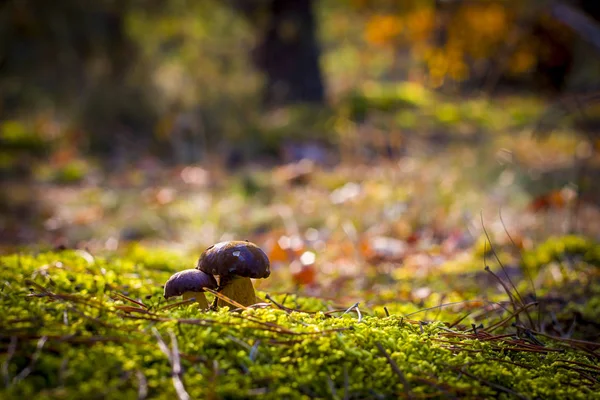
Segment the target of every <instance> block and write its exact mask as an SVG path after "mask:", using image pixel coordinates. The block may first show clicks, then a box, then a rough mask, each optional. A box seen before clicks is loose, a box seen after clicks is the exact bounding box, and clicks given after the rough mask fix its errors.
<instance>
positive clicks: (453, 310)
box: [0, 239, 600, 399]
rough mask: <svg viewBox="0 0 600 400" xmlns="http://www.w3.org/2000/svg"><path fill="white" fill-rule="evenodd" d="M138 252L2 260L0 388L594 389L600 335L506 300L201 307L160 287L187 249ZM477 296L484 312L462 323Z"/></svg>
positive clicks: (336, 394)
mask: <svg viewBox="0 0 600 400" xmlns="http://www.w3.org/2000/svg"><path fill="white" fill-rule="evenodd" d="M569 240H570V241H569ZM569 240H567V241H566V242H567V244H566V245H564V246H563V250H565V249H566V250H569V249H570V248H571V247H573V246H575V244H571V245H569V244H568V243H571V242H573V243H576V244H577V246H575V247H577V249H579V253H581V254H588V255H589V254H592V253H593V252H595V251H597V246H596V245H594V244H588V245H586V244H585V243H583V242H581V241H577V240H574V239H569ZM563 244H564V243H563ZM582 246H583V247H585V249H583V248H582ZM586 246H587V247H586ZM549 247H551V246H550V245H549V244H546V245H545V247H544V246H541V247H540V248H538V252H546V253H547V252H548V248H549ZM573 248H574V247H573ZM582 249H583V250H582ZM586 249H587V250H586ZM555 253H556V252H553V253H552V254H553V255H554V256H556V257H555V258H560V257H559V256H557V255H556V254H555ZM136 254H137V257H131V258H127V257H114V258H111V257H108V258H100V257H93V256H92V255H90V254H89V253H87V252H85V251H70V250H69V251H62V252H47V253H40V254H37V255H27V254H13V255H9V256H5V257H3V258H2V259H1V260H0V263H1V268H2V271H3V273H2V278H1V284H2V285H1V288H0V310H1V311H0V312H1V319H2V324H1V328H0V345H1V349H2V351H1V362H0V364H1V366H2V375H3V376H2V379H3V383H4V384H3V387H2V389H1V390H0V397H1V398H4V399H17V398H27V397H34V398H36V399H44V398H53V399H54V398H64V399H82V398H86V399H88V398H118V399H128V398H165V399H167V398H171V399H172V398H176V396H178V395H179V396H180V398H185V396H189V398H194V399H200V398H252V397H261V398H273V399H280V398H336V399H349V398H398V397H400V398H444V397H450V398H454V397H459V396H460V397H467V398H489V397H496V398H544V399H550V398H563V399H565V398H569V399H576V398H581V399H591V398H600V396H599V395H598V393H600V383H599V382H600V363H599V362H598V359H599V358H600V357H599V354H598V348H600V345H595V344H593V343H587V342H584V341H581V342H577V341H572V340H571V341H569V340H565V339H552V338H550V337H548V336H543V335H539V334H536V333H535V332H536V331H535V329H534V328H535V327H536V326H537V325H536V323H534V324H533V326H530V325H529V323H528V322H527V318H526V312H521V313H520V314H519V316H518V318H515V317H512V316H511V315H512V314H513V311H512V310H510V307H511V306H510V304H509V303H507V302H504V303H502V304H505V307H507V308H508V309H509V310H510V311H506V312H503V311H502V310H501V309H500V311H498V310H499V308H498V307H497V306H495V305H494V304H496V305H497V304H501V303H491V306H494V307H491V306H490V305H489V304H487V305H486V304H483V305H482V304H480V305H478V306H473V305H472V303H464V304H462V305H459V306H457V307H447V308H441V309H436V310H435V314H428V315H429V317H430V318H428V319H421V318H419V317H422V318H425V317H424V315H423V313H418V314H415V315H412V316H408V317H407V316H404V314H402V313H401V312H397V311H399V310H402V309H403V308H404V307H403V306H402V305H394V304H389V305H388V306H389V307H386V309H385V310H384V309H383V306H377V307H373V308H372V309H366V308H365V309H361V306H360V305H359V306H358V309H357V308H353V309H352V310H350V311H348V312H346V311H347V310H345V307H342V308H340V307H337V306H334V305H332V304H330V302H327V301H324V300H320V299H317V298H302V297H297V296H293V295H290V296H288V295H272V296H269V295H268V294H267V293H264V292H259V295H260V296H261V297H263V298H265V299H266V300H268V304H266V303H265V304H262V305H258V306H256V307H255V308H250V309H247V310H243V311H241V310H237V311H235V310H233V311H232V310H229V309H228V308H224V309H220V310H218V311H210V312H201V311H200V310H199V309H198V308H197V306H195V305H194V304H185V303H183V304H182V303H181V302H180V303H173V302H169V303H167V302H166V301H165V300H164V299H163V298H162V284H163V283H164V281H165V280H166V279H167V278H168V276H169V275H170V274H171V273H172V272H174V271H176V270H179V269H181V263H182V262H184V261H183V260H181V259H178V258H176V257H172V258H170V257H164V256H163V257H160V256H158V257H146V258H144V257H141V256H140V253H139V252H137V253H136ZM532 254H533V253H532ZM544 254H545V253H544ZM562 254H563V255H564V252H563V253H562ZM529 257H530V258H528V260H530V259H531V257H533V255H529ZM589 257H591V256H589ZM538 258H540V257H539V256H538ZM582 259H585V257H583V258H582ZM588 261H589V260H588ZM581 265H583V264H581ZM537 267H538V268H539V267H540V266H539V265H538V266H537ZM585 267H586V268H588V269H589V270H588V271H587V272H586V274H588V279H589V278H590V276H594V274H595V273H596V272H594V271H595V270H596V267H594V266H593V262H592V263H591V264H590V263H588V262H587V261H586V264H585ZM531 268H534V267H531ZM579 273H580V274H582V273H583V272H582V271H581V270H580V271H579ZM590 274H591V275H590ZM592 286H593V285H592ZM548 293H549V292H548ZM597 297H598V293H597V292H596V298H597ZM470 304H471V305H470ZM586 304H588V303H586ZM406 307H407V308H404V309H411V308H412V309H414V308H415V305H410V307H409V306H406ZM490 307H491V308H490ZM530 308H531V306H530ZM474 309H477V310H481V311H484V312H486V313H487V315H486V316H485V317H482V318H480V319H478V320H475V319H473V321H477V323H481V324H482V326H480V327H479V328H477V327H475V326H473V327H472V328H471V327H467V322H466V321H471V320H469V319H465V320H463V321H461V322H459V323H457V319H458V318H460V317H464V316H465V315H467V314H468V313H470V312H472V311H473V310H474ZM301 310H302V311H301ZM388 310H391V311H390V313H389V315H386V313H387V311H388ZM494 310H495V312H494ZM490 311H491V312H490ZM588 311H589V310H588ZM592 312H593V311H592ZM595 313H596V314H597V310H595ZM532 315H533V316H534V317H536V314H532ZM432 317H434V318H432ZM594 317H595V316H591V318H594ZM442 320H446V321H449V320H455V323H443V322H441V321H442ZM512 323H516V324H517V325H518V326H523V327H529V328H531V329H525V328H524V329H517V328H515V327H512V326H511V324H512ZM176 388H179V389H176ZM177 390H179V394H178V393H177ZM186 393H187V394H186Z"/></svg>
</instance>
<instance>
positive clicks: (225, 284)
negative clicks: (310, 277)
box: [196, 240, 271, 306]
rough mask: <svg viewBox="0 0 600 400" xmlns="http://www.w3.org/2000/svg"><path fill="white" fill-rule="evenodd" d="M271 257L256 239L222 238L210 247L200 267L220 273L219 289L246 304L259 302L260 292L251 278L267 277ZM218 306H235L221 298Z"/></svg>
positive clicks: (218, 274) (209, 272) (202, 269)
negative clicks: (255, 289)
mask: <svg viewBox="0 0 600 400" xmlns="http://www.w3.org/2000/svg"><path fill="white" fill-rule="evenodd" d="M269 268H270V265H269V258H268V257H267V255H266V254H265V252H264V251H262V250H261V249H260V247H258V246H257V245H255V244H254V243H250V242H248V241H247V240H246V241H230V242H221V243H217V244H215V245H212V246H210V247H209V248H208V249H206V250H205V251H204V252H203V253H202V255H201V256H200V259H199V260H198V265H197V266H196V269H199V270H200V271H202V272H206V273H207V274H211V275H215V276H218V277H219V288H218V289H217V291H219V292H220V293H222V294H223V295H225V296H227V297H229V298H230V299H231V300H235V301H236V302H238V303H240V304H241V305H244V306H249V305H252V304H255V303H256V294H255V293H254V286H252V281H251V280H250V278H254V279H262V278H267V277H268V276H269V275H270V274H271V271H270V269H269ZM217 305H218V306H226V305H227V306H231V304H230V303H228V302H226V301H223V300H222V299H218V301H217Z"/></svg>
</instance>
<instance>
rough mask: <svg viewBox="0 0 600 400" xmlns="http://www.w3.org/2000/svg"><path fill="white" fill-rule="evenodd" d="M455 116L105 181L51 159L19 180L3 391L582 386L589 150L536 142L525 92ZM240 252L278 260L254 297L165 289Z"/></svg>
mask: <svg viewBox="0 0 600 400" xmlns="http://www.w3.org/2000/svg"><path fill="white" fill-rule="evenodd" d="M370 100H371V101H372V102H374V103H376V101H374V100H373V99H370ZM376 100H377V99H376ZM378 101H379V103H381V102H382V100H381V99H379V100H378ZM451 104H452V103H450V102H447V103H436V105H435V106H431V107H428V106H426V105H420V106H419V108H418V110H417V111H415V110H414V109H411V110H412V111H411V112H410V113H405V112H403V111H400V112H397V113H395V114H393V115H394V118H393V122H390V121H389V120H390V118H389V115H390V112H389V110H387V109H386V110H384V111H382V113H381V115H379V114H377V112H373V113H371V118H370V119H368V120H367V122H365V123H363V124H360V125H353V126H351V127H349V126H347V125H344V127H343V129H342V128H340V129H342V131H343V132H345V134H346V135H347V136H346V137H344V138H343V140H341V141H340V143H338V147H337V150H336V151H335V152H332V150H331V149H332V147H331V146H327V145H324V144H322V143H320V142H311V144H310V146H307V145H305V144H303V143H292V144H286V146H288V151H287V153H286V154H288V156H287V157H288V159H286V162H285V163H284V164H281V165H277V166H272V165H271V166H269V167H266V166H265V165H264V164H261V163H256V164H250V165H247V166H245V167H244V168H238V169H236V170H229V169H227V168H225V167H223V166H222V165H214V164H207V163H200V164H196V165H186V166H167V165H165V164H164V163H162V162H161V161H160V160H158V159H156V158H150V157H145V158H143V159H140V160H138V161H137V162H135V163H133V164H131V165H128V166H127V168H125V169H123V170H121V171H117V172H113V173H110V174H107V173H103V172H101V171H102V170H101V169H100V168H96V167H94V164H93V163H91V162H89V161H88V160H85V159H76V160H72V159H70V158H69V157H66V158H67V161H64V158H65V156H64V154H63V157H62V158H61V157H59V155H56V154H54V156H53V157H50V158H48V159H47V160H45V161H44V162H42V163H39V164H38V165H37V166H36V171H35V172H34V177H33V179H30V180H28V181H27V182H24V181H20V180H18V179H15V180H12V181H11V182H10V183H9V184H6V185H5V186H4V187H3V188H4V189H7V190H5V191H4V193H5V194H4V195H3V197H2V201H3V203H4V204H3V206H4V208H5V211H6V212H4V213H3V215H2V220H1V223H2V227H3V229H2V230H1V231H2V233H1V234H0V241H1V243H2V253H4V254H6V255H5V256H3V257H2V258H1V259H0V264H1V268H2V269H3V271H4V272H3V274H2V278H1V281H2V282H1V283H2V289H1V291H0V304H1V307H0V308H1V309H2V317H1V318H2V321H3V322H2V324H1V325H2V328H0V346H1V348H0V349H1V358H0V360H1V363H2V374H3V377H4V382H5V385H4V387H3V389H1V390H2V391H0V393H1V394H2V396H1V397H3V398H21V397H23V396H25V395H33V394H36V396H37V397H36V398H77V397H78V396H79V398H81V396H83V397H86V398H88V397H89V396H92V395H97V396H98V397H103V398H104V397H107V398H112V397H118V398H136V397H137V398H145V397H154V396H156V397H159V398H163V397H164V398H173V397H174V396H176V395H177V396H179V398H185V396H186V395H189V396H191V398H208V397H211V396H212V397H213V398H219V397H223V398H236V397H239V398H246V397H250V396H257V395H264V396H267V397H270V398H287V397H293V398H296V397H298V398H301V397H305V398H309V397H321V398H340V399H341V398H377V397H380V398H396V397H406V398H425V397H434V398H437V397H458V396H465V397H473V398H477V397H479V398H481V397H489V396H500V397H502V396H505V397H507V398H513V397H514V398H540V397H542V398H578V397H580V398H591V397H590V396H594V395H597V393H599V392H600V373H599V371H600V364H599V362H598V360H599V358H600V353H599V349H600V343H599V339H600V322H599V321H600V316H599V314H598V310H600V284H599V280H598V277H599V276H600V268H599V266H600V245H599V244H598V238H599V237H600V208H599V207H598V204H599V201H598V200H597V198H596V196H597V193H596V191H597V188H596V187H595V182H594V178H593V177H594V176H595V175H594V171H595V170H596V168H597V166H598V165H599V162H598V155H597V153H596V150H595V149H594V145H595V144H594V143H592V144H589V143H586V142H585V141H584V140H582V139H581V136H577V134H576V133H575V131H574V130H573V129H572V128H569V129H566V128H565V129H563V128H561V129H559V130H557V131H555V132H553V133H552V134H551V135H549V136H548V137H546V138H542V139H540V138H536V137H534V136H533V135H532V128H531V126H530V125H531V124H530V122H531V120H532V115H538V114H539V113H540V110H541V109H542V107H540V106H539V105H538V104H537V103H536V104H534V105H532V102H531V100H527V99H521V100H519V101H518V102H515V100H514V99H509V100H506V101H505V102H504V103H503V102H498V103H495V104H491V105H490V104H487V103H481V102H480V101H478V100H472V101H470V102H464V103H463V105H461V106H460V107H459V108H456V107H454V106H452V105H451ZM384 106H385V107H387V105H385V104H384ZM384 106H382V105H381V104H380V105H379V107H380V108H384ZM415 115H416V118H417V119H418V121H419V120H420V119H421V118H422V119H423V120H426V121H434V122H428V123H431V126H428V127H426V129H419V130H415V129H413V128H414V125H415V124H416V125H418V126H419V127H421V128H422V125H423V124H420V123H419V122H418V121H417V122H415V121H414V120H413V119H414V118H415ZM465 121H466V122H465ZM507 121H508V122H507ZM515 121H516V122H515ZM519 121H526V123H519ZM337 122H338V125H343V123H344V122H348V120H342V119H341V118H339V119H338V121H337ZM386 123H389V124H392V125H393V127H394V129H387V128H382V126H383V127H386V126H387V125H386ZM381 131H385V132H391V133H390V134H389V135H385V136H384V137H383V138H382V136H381V135H380V133H381ZM440 132H443V134H442V133H440ZM290 146H291V147H292V148H291V150H289V148H290ZM390 148H391V149H392V150H393V151H392V152H391V153H390V152H389V151H388V150H389V149H390ZM289 154H294V155H289ZM332 159H334V160H335V161H331V160H332ZM73 177H74V179H73ZM233 239H248V240H251V241H253V242H255V243H257V244H258V245H259V246H260V247H261V248H263V249H264V250H265V252H266V253H267V255H268V256H269V258H270V260H271V264H272V274H271V276H270V277H269V278H268V279H266V280H261V281H256V282H255V286H256V287H257V289H258V290H259V292H258V295H259V298H260V299H261V300H263V301H264V302H263V303H261V304H259V305H258V306H256V307H252V309H246V310H238V311H236V312H232V311H227V310H223V309H222V310H218V311H210V312H206V313H203V312H201V311H200V310H198V308H197V307H196V306H195V305H193V304H190V303H189V302H187V303H186V302H184V303H181V302H177V301H168V302H167V301H165V300H164V299H163V298H162V285H164V282H165V281H166V279H167V278H168V277H169V276H170V274H172V273H174V272H176V271H178V270H181V269H186V268H193V266H194V265H195V261H196V259H197V257H198V255H199V254H200V253H201V252H202V251H203V250H204V249H205V248H207V247H208V246H210V245H212V244H213V243H215V242H218V241H222V240H233ZM486 267H489V268H486ZM211 296H212V295H210V294H209V295H208V297H211Z"/></svg>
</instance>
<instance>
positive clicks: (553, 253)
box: [523, 235, 600, 271]
mask: <svg viewBox="0 0 600 400" xmlns="http://www.w3.org/2000/svg"><path fill="white" fill-rule="evenodd" d="M564 261H569V262H570V263H579V262H583V263H587V264H590V265H595V266H600V244H598V243H597V242H595V241H594V240H591V239H588V238H585V237H582V236H575V235H570V236H561V237H551V238H549V239H548V240H546V241H545V242H544V243H542V244H541V245H539V246H537V247H536V248H535V249H534V250H532V251H529V252H526V253H524V254H523V265H524V266H525V267H526V268H530V269H532V270H536V271H537V270H539V269H540V268H542V267H543V266H545V265H548V264H550V263H551V262H559V263H561V262H564Z"/></svg>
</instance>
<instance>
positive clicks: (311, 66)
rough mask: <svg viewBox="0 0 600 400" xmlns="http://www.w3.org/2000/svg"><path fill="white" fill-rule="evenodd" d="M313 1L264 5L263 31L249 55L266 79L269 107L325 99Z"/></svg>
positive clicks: (274, 0) (288, 0) (273, 0)
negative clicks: (264, 19) (265, 6)
mask: <svg viewBox="0 0 600 400" xmlns="http://www.w3.org/2000/svg"><path fill="white" fill-rule="evenodd" d="M312 3H313V1H312V0H271V1H270V2H269V3H268V5H267V9H266V13H265V14H266V15H263V16H264V17H266V21H265V22H266V23H265V25H264V31H263V33H262V35H261V37H260V38H259V44H258V46H257V47H256V48H255V49H254V51H253V54H252V55H253V61H254V63H255V65H256V67H257V68H258V69H259V70H261V71H262V72H263V73H264V76H265V79H266V82H265V83H266V85H265V93H264V102H265V104H266V105H267V106H269V107H274V106H279V105H286V104H292V103H300V102H311V103H322V102H323V100H324V88H323V80H322V76H321V70H320V68H319V54H320V51H319V46H318V44H317V38H316V22H315V18H314V14H313V11H312Z"/></svg>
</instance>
